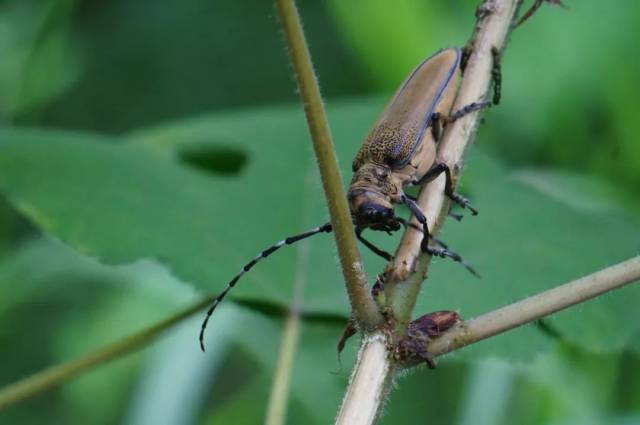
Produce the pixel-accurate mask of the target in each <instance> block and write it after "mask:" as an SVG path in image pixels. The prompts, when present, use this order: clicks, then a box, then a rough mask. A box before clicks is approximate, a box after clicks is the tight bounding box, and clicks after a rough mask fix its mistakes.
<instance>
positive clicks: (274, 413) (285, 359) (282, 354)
mask: <svg viewBox="0 0 640 425" xmlns="http://www.w3.org/2000/svg"><path fill="white" fill-rule="evenodd" d="M312 177H313V176H312V174H311V173H307V175H306V176H305V188H306V189H307V190H311V188H312V184H313V180H312ZM305 212H306V213H305V214H304V216H305V217H308V218H310V216H311V212H312V211H311V202H307V203H306V205H305ZM297 251H298V252H297V254H298V255H297V261H296V276H295V278H294V284H293V292H294V293H293V299H292V300H291V305H290V306H289V314H288V316H287V319H286V321H285V324H284V332H283V335H282V340H281V342H280V351H279V353H278V363H277V365H276V370H275V372H274V377H273V384H272V387H271V392H270V393H269V404H268V405H267V415H266V418H265V422H264V423H265V425H284V424H285V423H286V418H287V406H288V403H289V394H290V387H291V375H292V374H293V367H294V364H295V355H296V351H297V349H298V344H299V342H300V328H301V326H302V319H301V317H300V316H301V311H302V306H303V298H304V287H305V284H306V276H307V274H308V272H309V267H308V266H309V256H310V254H309V251H310V250H309V242H308V241H305V242H303V243H302V244H301V245H299V246H298V249H297Z"/></svg>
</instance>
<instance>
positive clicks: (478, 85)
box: [335, 0, 522, 425]
mask: <svg viewBox="0 0 640 425" xmlns="http://www.w3.org/2000/svg"><path fill="white" fill-rule="evenodd" d="M521 3H522V1H521V0H486V1H485V2H484V3H483V4H482V5H481V6H480V7H479V8H478V10H477V12H476V16H477V17H478V21H477V24H476V28H475V31H474V35H473V37H472V39H471V43H470V46H469V47H471V56H470V57H469V59H468V61H467V65H466V69H465V74H464V79H463V80H462V84H461V86H460V89H459V91H458V94H457V96H456V100H455V102H454V106H453V110H459V109H460V108H462V107H463V106H466V105H468V104H470V103H472V102H478V101H481V100H483V99H484V98H486V95H487V93H488V91H489V88H490V83H491V70H492V67H493V55H492V49H494V48H495V49H498V51H502V50H503V48H504V46H505V44H506V40H507V35H508V33H509V31H510V29H511V28H512V23H513V21H514V19H515V16H516V14H517V11H518V8H519V7H520V5H521ZM480 117H481V113H480V112H475V113H471V114H469V115H467V116H465V117H463V118H461V119H459V120H457V121H456V122H455V123H454V124H453V125H450V126H448V127H447V129H446V131H445V134H444V136H443V139H442V141H441V142H440V145H439V150H438V155H439V157H440V158H439V159H440V160H441V161H443V162H445V163H446V164H447V165H449V168H450V169H451V170H452V175H453V177H454V181H457V179H458V176H459V174H460V171H461V169H462V166H463V163H464V162H463V158H464V153H465V151H466V149H467V147H468V146H469V145H470V144H471V143H472V141H473V139H474V137H475V134H476V130H477V128H478V125H479V122H480ZM444 186H445V177H444V176H441V177H440V178H438V179H436V180H434V181H432V182H430V183H429V184H428V185H426V187H423V190H422V191H421V193H420V197H419V198H418V204H419V205H420V207H421V209H422V210H423V211H424V212H425V215H426V217H427V221H428V223H429V224H430V229H429V230H430V232H431V233H432V234H437V232H438V230H439V228H440V226H442V223H443V221H444V219H445V218H446V213H447V211H448V208H449V202H448V200H447V199H445V196H444ZM413 220H414V221H413V222H414V224H417V223H416V222H415V218H414V219H413ZM416 227H417V228H419V226H416ZM421 240H422V233H421V232H419V231H417V230H415V229H413V228H408V229H407V231H406V232H405V235H404V238H403V240H402V243H401V245H400V247H399V248H398V251H397V252H396V256H395V259H394V261H393V263H392V264H391V265H390V268H389V269H388V270H387V273H386V274H385V295H386V298H387V302H388V303H389V304H388V305H389V307H390V309H391V312H392V315H393V318H394V319H395V320H396V321H397V322H396V325H397V326H396V329H395V330H394V333H393V335H392V337H393V339H394V340H395V341H392V343H393V342H397V341H398V340H399V339H401V338H403V337H404V336H406V329H407V326H408V325H409V322H410V321H411V314H412V312H413V308H414V306H415V302H416V299H417V297H418V294H419V292H420V287H421V285H422V282H423V280H424V278H425V276H426V274H427V270H428V266H429V262H430V260H431V258H430V257H429V256H427V255H422V254H421V250H420V242H421ZM369 350H371V345H370V344H363V345H362V346H361V347H360V353H359V356H360V357H363V356H365V355H367V353H368V351H369ZM395 370H396V366H395V365H394V363H393V360H392V359H391V358H390V356H382V357H380V358H379V361H378V362H368V363H364V362H358V363H357V364H356V367H355V369H354V371H353V373H352V377H351V381H350V384H349V388H348V390H347V395H348V396H347V397H345V398H344V400H343V403H342V406H341V408H340V413H339V414H338V417H337V419H336V422H335V423H336V424H340V425H346V424H349V425H369V424H373V423H375V421H376V418H378V417H379V416H380V413H381V411H382V409H383V407H384V402H385V401H386V398H387V396H388V393H389V392H390V385H391V382H392V380H393V374H394V373H395ZM380 371H384V372H385V373H387V375H385V376H384V379H380V378H379V375H380V373H381V372H380ZM358 382H368V383H369V385H368V386H366V385H365V386H362V385H361V386H358V387H356V386H355V385H356V384H357V383H358ZM371 397H373V398H374V401H373V402H371V401H370V400H369V399H370V398H371ZM362 406H367V407H368V408H371V409H377V410H376V411H369V412H361V410H362V409H363V407H362ZM345 418H349V421H347V420H346V419H345Z"/></svg>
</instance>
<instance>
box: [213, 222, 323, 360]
mask: <svg viewBox="0 0 640 425" xmlns="http://www.w3.org/2000/svg"><path fill="white" fill-rule="evenodd" d="M331 230H333V228H332V227H331V223H326V224H323V225H322V226H320V227H316V228H315V229H313V230H310V231H308V232H305V233H300V234H299V235H294V236H289V237H288V238H286V239H283V240H281V241H280V242H278V243H277V244H275V245H271V246H270V247H269V248H267V249H265V250H264V251H262V252H261V253H260V254H258V256H256V257H255V258H254V259H253V260H251V261H249V262H248V263H247V264H245V265H244V267H242V269H240V272H239V273H238V274H237V275H235V276H234V277H233V279H231V281H230V282H229V283H228V284H227V287H226V288H224V290H223V291H222V292H220V294H219V295H218V296H217V297H216V298H215V299H214V300H213V303H212V304H211V307H209V311H207V316H206V317H205V318H204V322H202V329H200V348H201V349H202V351H204V330H205V328H206V327H207V323H209V318H211V315H212V314H213V312H214V311H215V309H216V307H218V304H220V302H221V301H222V300H223V299H224V297H226V296H227V293H229V291H230V290H231V288H233V287H234V286H236V283H238V280H240V278H241V277H242V275H243V274H245V273H246V272H248V271H249V270H251V268H252V267H253V266H255V265H256V264H257V263H258V262H259V261H260V260H262V259H263V258H267V257H268V256H270V255H271V254H273V253H274V252H276V251H277V250H278V249H280V248H281V247H283V246H285V245H291V244H294V243H296V242H298V241H301V240H303V239H306V238H308V237H311V236H313V235H317V234H318V233H322V232H327V233H329V232H331Z"/></svg>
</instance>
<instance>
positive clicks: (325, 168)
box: [276, 0, 382, 330]
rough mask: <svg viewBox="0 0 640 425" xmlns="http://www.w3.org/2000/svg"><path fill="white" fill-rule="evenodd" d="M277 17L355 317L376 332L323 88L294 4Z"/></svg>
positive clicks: (287, 3) (286, 0)
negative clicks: (304, 117) (302, 109)
mask: <svg viewBox="0 0 640 425" xmlns="http://www.w3.org/2000/svg"><path fill="white" fill-rule="evenodd" d="M276 4H277V7H278V13H279V15H280V20H281V22H282V27H283V28H284V33H285V36H286V40H287V45H288V47H289V56H290V58H291V63H292V64H293V69H294V71H295V75H296V79H297V82H298V88H299V89H300V97H301V98H302V103H303V104H304V111H305V114H306V116H307V124H308V125H309V132H310V133H311V140H312V141H313V148H314V150H315V154H316V159H317V161H318V167H319V168H320V176H321V177H322V186H323V187H324V193H325V197H326V198H327V204H328V206H329V215H330V216H331V224H332V226H333V231H334V233H335V238H336V244H337V246H338V255H339V256H340V263H341V265H342V274H343V275H344V279H345V283H346V285H347V292H348V294H349V300H350V302H351V309H352V311H353V317H354V318H355V319H356V322H357V323H358V325H359V326H360V328H361V329H365V330H370V329H374V328H375V327H376V326H377V325H378V324H380V323H382V316H381V314H380V312H379V311H378V308H377V306H376V304H375V302H374V301H373V298H372V297H371V293H370V292H369V287H368V285H367V279H366V275H365V273H364V269H363V266H362V260H361V258H360V251H359V250H358V245H357V244H356V238H355V234H354V231H353V224H352V222H351V214H350V213H349V208H348V206H347V198H346V195H345V191H344V188H343V187H342V175H341V173H340V168H339V166H338V160H337V158H336V153H335V150H334V148H333V142H332V140H331V131H330V129H329V123H328V121H327V116H326V113H325V110H324V105H323V104H322V98H321V96H320V88H319V87H318V81H317V79H316V76H315V72H314V70H313V65H312V63H311V57H310V54H309V48H308V46H307V42H306V40H305V37H304V32H303V30H302V24H301V22H300V16H299V15H298V10H297V9H296V6H295V3H294V0H276Z"/></svg>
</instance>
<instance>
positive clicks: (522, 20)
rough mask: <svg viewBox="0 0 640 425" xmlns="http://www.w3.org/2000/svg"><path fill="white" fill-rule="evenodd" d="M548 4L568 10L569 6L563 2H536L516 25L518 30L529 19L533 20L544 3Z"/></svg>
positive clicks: (542, 0) (541, 0)
mask: <svg viewBox="0 0 640 425" xmlns="http://www.w3.org/2000/svg"><path fill="white" fill-rule="evenodd" d="M545 1H546V2H547V3H549V4H553V5H557V6H561V7H563V8H565V9H568V8H567V6H566V5H565V4H564V3H562V1H561V0H535V2H534V3H533V5H532V6H531V7H530V8H529V10H527V11H526V12H525V13H524V15H522V18H520V20H519V21H518V23H517V24H516V28H517V27H519V26H520V25H522V24H524V23H525V22H526V21H527V20H528V19H529V18H531V17H532V16H533V15H534V14H535V13H536V11H537V10H538V9H540V6H542V3H544V2H545Z"/></svg>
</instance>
